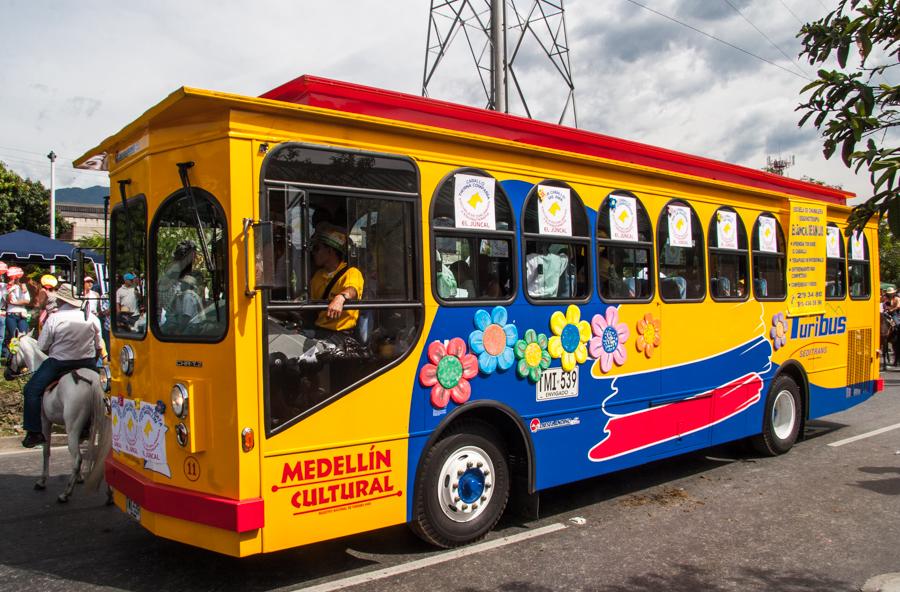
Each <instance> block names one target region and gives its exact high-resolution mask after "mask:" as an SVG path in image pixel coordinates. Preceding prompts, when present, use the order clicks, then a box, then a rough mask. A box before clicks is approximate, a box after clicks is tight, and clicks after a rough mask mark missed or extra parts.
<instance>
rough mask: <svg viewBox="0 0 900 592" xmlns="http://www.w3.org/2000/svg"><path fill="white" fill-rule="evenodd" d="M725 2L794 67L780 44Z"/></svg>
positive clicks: (801, 71)
mask: <svg viewBox="0 0 900 592" xmlns="http://www.w3.org/2000/svg"><path fill="white" fill-rule="evenodd" d="M724 2H725V4H727V5H728V6H730V7H731V8H732V9H733V10H734V11H735V12H736V13H738V14H739V15H740V17H741V18H742V19H744V20H745V21H747V23H748V24H749V25H750V26H751V27H753V28H754V29H756V32H757V33H759V34H760V35H762V36H763V38H764V39H765V40H766V41H768V42H769V44H770V45H771V46H772V47H774V48H775V49H777V50H778V53H780V54H781V55H783V56H784V59H786V60H787V61H788V62H790V63H791V65H794V60H793V58H791V57H790V56H788V54H786V53H784V51H782V49H781V48H780V47H779V46H778V44H776V43H775V42H774V41H772V40H771V39H770V38H769V36H768V35H766V34H765V33H763V32H762V30H761V29H760V28H759V27H757V26H756V25H754V24H753V22H752V21H751V20H750V19H748V18H747V17H746V16H744V13H743V12H741V11H740V10H738V8H737V6H735V5H734V4H732V3H731V0H724ZM782 4H784V2H782ZM797 70H798V71H799V72H800V73H802V74H803V75H804V76H806V77H807V78H808V75H807V74H806V72H804V71H803V70H802V69H800V68H797Z"/></svg>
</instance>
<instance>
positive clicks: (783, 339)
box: [769, 312, 787, 351]
mask: <svg viewBox="0 0 900 592" xmlns="http://www.w3.org/2000/svg"><path fill="white" fill-rule="evenodd" d="M769 337H771V338H772V344H773V345H774V346H775V351H778V350H779V349H781V348H782V347H784V344H785V343H787V321H785V320H784V313H783V312H779V313H775V316H773V317H772V329H771V330H770V331H769Z"/></svg>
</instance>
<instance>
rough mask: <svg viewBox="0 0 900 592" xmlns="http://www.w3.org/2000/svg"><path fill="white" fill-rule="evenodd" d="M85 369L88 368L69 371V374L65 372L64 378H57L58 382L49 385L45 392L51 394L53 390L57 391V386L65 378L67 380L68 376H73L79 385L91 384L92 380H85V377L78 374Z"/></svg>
mask: <svg viewBox="0 0 900 592" xmlns="http://www.w3.org/2000/svg"><path fill="white" fill-rule="evenodd" d="M85 369H86V368H75V369H74V370H69V371H68V372H65V373H64V374H63V375H62V376H60V377H59V378H57V379H56V380H54V381H53V382H51V383H50V384H48V385H47V388H45V389H44V392H45V393H49V392H50V391H52V390H53V389H55V388H56V385H58V384H59V382H60V381H61V380H62V379H63V378H65V377H66V376H68V375H69V374H71V375H72V379H73V380H74V381H75V384H78V383H79V382H88V383H89V382H90V381H91V379H90V378H85V377H84V376H82V375H81V374H79V373H78V371H79V370H85Z"/></svg>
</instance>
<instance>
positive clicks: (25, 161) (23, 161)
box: [0, 154, 108, 175]
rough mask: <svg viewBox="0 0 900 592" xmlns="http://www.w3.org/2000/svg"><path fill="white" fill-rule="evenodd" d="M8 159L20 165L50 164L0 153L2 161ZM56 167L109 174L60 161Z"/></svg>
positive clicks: (70, 170)
mask: <svg viewBox="0 0 900 592" xmlns="http://www.w3.org/2000/svg"><path fill="white" fill-rule="evenodd" d="M7 161H11V162H17V163H19V165H32V166H37V165H47V164H48V162H47V161H43V160H37V159H31V158H22V157H20V156H4V155H2V154H0V162H7ZM56 168H57V169H60V168H62V169H66V172H67V173H69V172H72V173H76V174H81V173H93V174H102V175H106V174H108V173H107V172H106V171H95V170H91V169H76V168H75V167H72V166H67V165H64V164H58V163H57V165H56Z"/></svg>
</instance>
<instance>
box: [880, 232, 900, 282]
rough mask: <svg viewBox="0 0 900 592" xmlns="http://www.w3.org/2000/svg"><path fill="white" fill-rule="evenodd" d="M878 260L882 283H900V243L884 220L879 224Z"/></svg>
mask: <svg viewBox="0 0 900 592" xmlns="http://www.w3.org/2000/svg"><path fill="white" fill-rule="evenodd" d="M878 260H879V263H880V265H879V267H880V268H881V281H882V282H890V283H892V284H897V283H900V241H898V240H897V239H896V238H894V235H893V234H892V233H891V231H890V229H888V226H887V222H886V221H884V220H882V221H881V223H880V224H878Z"/></svg>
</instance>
